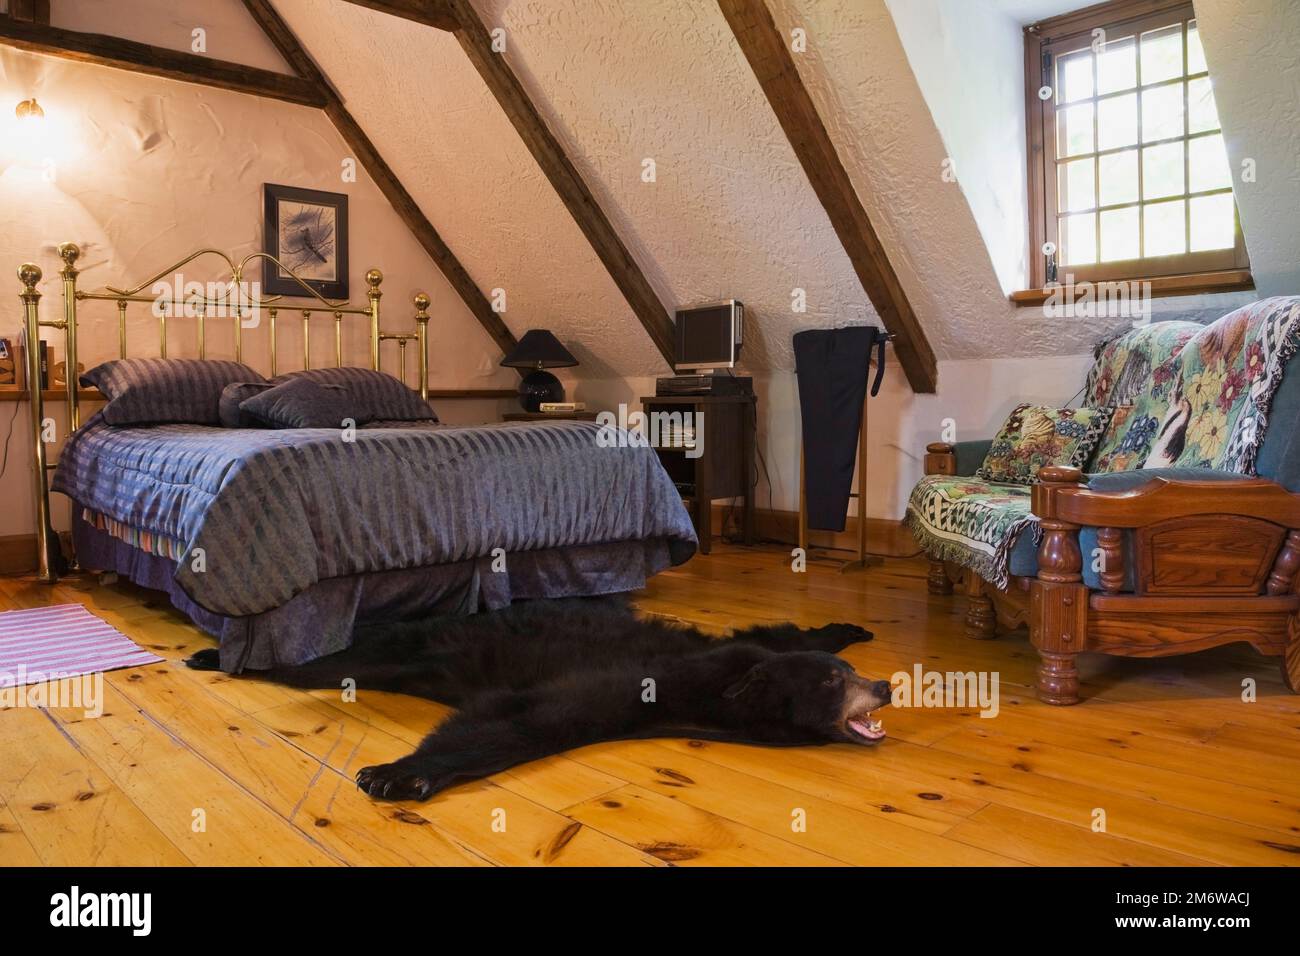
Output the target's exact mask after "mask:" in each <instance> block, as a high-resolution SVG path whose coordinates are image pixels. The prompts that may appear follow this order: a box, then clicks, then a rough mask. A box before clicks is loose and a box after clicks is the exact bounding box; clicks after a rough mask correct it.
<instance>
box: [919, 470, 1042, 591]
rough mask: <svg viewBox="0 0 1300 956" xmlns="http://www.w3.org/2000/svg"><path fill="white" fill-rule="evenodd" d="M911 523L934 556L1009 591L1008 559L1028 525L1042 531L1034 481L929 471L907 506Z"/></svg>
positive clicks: (922, 545) (1037, 532) (920, 543)
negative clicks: (1004, 481)
mask: <svg viewBox="0 0 1300 956" xmlns="http://www.w3.org/2000/svg"><path fill="white" fill-rule="evenodd" d="M906 520H907V526H908V527H909V528H910V529H911V530H912V534H913V535H915V537H916V541H917V543H918V544H919V545H920V546H921V547H922V548H924V549H925V551H926V553H927V554H929V555H930V557H932V558H940V559H942V560H944V561H951V562H953V563H954V564H959V565H961V566H962V567H965V568H970V569H971V570H972V571H974V572H975V573H976V574H978V575H979V576H980V577H982V578H983V579H984V580H985V581H988V582H989V583H990V584H993V585H994V586H996V587H998V588H1000V589H1003V590H1005V589H1006V587H1007V583H1008V580H1009V578H1010V571H1009V569H1008V558H1009V557H1010V555H1011V549H1012V548H1014V547H1015V546H1016V542H1017V541H1019V540H1020V536H1021V534H1023V533H1024V531H1025V529H1026V528H1032V529H1033V530H1032V534H1034V536H1035V538H1037V536H1038V534H1039V529H1038V519H1037V518H1036V517H1034V515H1033V514H1032V513H1030V510H1029V486H1028V485H1001V484H993V483H992V482H988V481H980V480H978V479H971V478H954V477H952V476H951V475H928V476H926V477H925V478H922V479H921V481H920V482H919V483H918V484H917V486H916V487H915V488H913V489H912V495H911V498H910V500H909V501H908V505H907V519H906Z"/></svg>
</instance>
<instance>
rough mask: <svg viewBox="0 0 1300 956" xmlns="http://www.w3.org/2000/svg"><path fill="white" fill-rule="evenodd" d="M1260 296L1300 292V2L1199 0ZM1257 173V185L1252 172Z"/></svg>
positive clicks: (1199, 20)
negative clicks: (1249, 176)
mask: <svg viewBox="0 0 1300 956" xmlns="http://www.w3.org/2000/svg"><path fill="white" fill-rule="evenodd" d="M1196 19H1197V23H1198V24H1199V26H1200V31H1201V38H1202V42H1203V43H1204V45H1205V59H1206V62H1207V63H1208V65H1209V67H1210V76H1211V77H1212V79H1213V80H1214V96H1215V100H1216V102H1217V103H1218V107H1219V119H1220V121H1221V122H1222V123H1223V136H1224V140H1225V141H1226V142H1227V145H1228V158H1229V159H1230V160H1231V163H1232V168H1233V172H1234V174H1235V175H1234V178H1233V195H1234V196H1235V197H1236V200H1237V209H1238V212H1239V213H1240V215H1241V227H1242V231H1243V232H1244V233H1245V236H1246V250H1247V252H1249V253H1250V269H1251V272H1252V274H1253V275H1254V276H1255V285H1256V287H1257V288H1258V291H1259V294H1260V295H1262V296H1265V295H1295V294H1297V293H1300V3H1297V2H1295V0H1196ZM1248 167H1250V168H1253V181H1250V180H1248V179H1247V178H1246V176H1245V175H1244V173H1245V171H1246V169H1247V168H1248Z"/></svg>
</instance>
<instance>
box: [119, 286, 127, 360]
mask: <svg viewBox="0 0 1300 956" xmlns="http://www.w3.org/2000/svg"><path fill="white" fill-rule="evenodd" d="M117 357H118V358H120V359H124V358H126V299H118V300H117Z"/></svg>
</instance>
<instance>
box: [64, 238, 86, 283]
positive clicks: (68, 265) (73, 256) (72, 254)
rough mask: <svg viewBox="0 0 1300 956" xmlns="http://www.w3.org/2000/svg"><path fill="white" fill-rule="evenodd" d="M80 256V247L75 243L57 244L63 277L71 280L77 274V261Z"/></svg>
mask: <svg viewBox="0 0 1300 956" xmlns="http://www.w3.org/2000/svg"><path fill="white" fill-rule="evenodd" d="M80 256H81V247H80V246H79V245H77V244H76V243H75V242H61V243H59V258H60V259H62V260H63V275H64V276H65V277H66V278H72V277H73V276H75V275H76V274H77V259H78V258H79V257H80Z"/></svg>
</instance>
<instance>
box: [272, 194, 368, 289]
mask: <svg viewBox="0 0 1300 956" xmlns="http://www.w3.org/2000/svg"><path fill="white" fill-rule="evenodd" d="M295 217H297V218H298V219H299V220H300V224H299V225H298V226H297V227H295V225H294V223H293V219H294V218H295ZM295 228H297V229H298V230H299V233H300V234H301V236H302V239H301V241H299V242H291V241H286V237H288V236H290V235H292V232H291V231H292V230H294V229H295ZM262 249H263V251H264V252H266V253H267V254H269V255H271V256H273V257H275V259H276V260H278V261H279V262H280V263H282V264H283V265H285V266H288V267H289V268H291V269H293V271H294V272H296V273H298V275H299V276H301V277H302V279H303V281H304V282H306V283H307V285H308V286H310V287H311V288H312V289H313V290H314V291H315V292H317V293H318V294H319V295H321V296H324V297H325V298H327V299H346V298H347V297H348V197H347V195H346V194H345V193H331V192H325V191H324V190H320V189H300V188H298V187H297V186H282V185H278V184H276V183H265V184H264V185H263V187H262ZM262 293H263V294H264V295H288V296H305V295H306V294H307V293H306V292H304V291H303V288H302V286H301V285H299V284H298V283H297V282H296V281H294V279H293V277H292V276H289V275H285V274H283V273H282V270H281V269H280V268H279V267H278V266H276V264H275V263H274V262H272V261H270V260H269V259H263V260H262Z"/></svg>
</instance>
